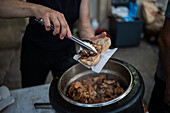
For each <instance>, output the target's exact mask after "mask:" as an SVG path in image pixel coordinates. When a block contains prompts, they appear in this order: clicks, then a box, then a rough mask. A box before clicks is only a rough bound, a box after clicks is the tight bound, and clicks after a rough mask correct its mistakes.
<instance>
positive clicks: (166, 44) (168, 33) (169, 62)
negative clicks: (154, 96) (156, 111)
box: [158, 18, 170, 106]
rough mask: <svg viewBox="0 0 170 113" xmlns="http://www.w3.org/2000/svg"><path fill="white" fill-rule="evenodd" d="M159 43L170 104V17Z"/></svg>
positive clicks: (167, 99) (167, 100) (166, 93)
mask: <svg viewBox="0 0 170 113" xmlns="http://www.w3.org/2000/svg"><path fill="white" fill-rule="evenodd" d="M158 43H159V48H160V57H161V61H162V65H163V69H164V70H163V71H164V77H165V82H166V91H165V102H166V103H168V105H169V106H170V19H168V18H166V20H165V23H164V27H163V29H162V32H161V34H160V37H159V39H158Z"/></svg>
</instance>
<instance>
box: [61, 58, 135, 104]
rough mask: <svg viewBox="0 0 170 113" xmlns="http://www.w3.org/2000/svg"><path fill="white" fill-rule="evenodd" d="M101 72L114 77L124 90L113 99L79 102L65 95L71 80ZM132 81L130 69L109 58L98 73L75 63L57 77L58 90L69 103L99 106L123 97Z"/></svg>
mask: <svg viewBox="0 0 170 113" xmlns="http://www.w3.org/2000/svg"><path fill="white" fill-rule="evenodd" d="M103 74H105V75H107V78H108V79H114V80H116V81H118V82H119V83H120V85H121V86H122V87H123V89H124V90H125V92H124V93H123V94H122V95H120V96H119V97H117V98H115V99H113V100H110V101H107V102H104V103H97V104H84V103H79V102H76V101H74V100H72V99H70V98H68V97H67V89H68V86H69V85H70V83H71V82H74V81H77V80H82V79H83V78H86V77H96V76H100V75H103ZM132 82H133V76H132V73H131V71H130V70H129V69H128V68H127V67H126V66H125V65H124V64H121V63H120V62H117V61H114V60H109V61H108V62H107V64H106V65H105V66H104V68H103V70H102V71H101V72H100V73H99V74H98V73H95V72H93V71H91V70H89V69H87V68H86V67H84V66H82V65H81V64H76V65H74V66H73V67H71V68H70V69H68V70H67V71H66V72H65V73H64V74H63V75H62V76H61V78H60V79H59V82H58V91H59V94H60V95H61V97H62V98H64V99H65V100H66V101H68V102H69V103H71V104H74V105H77V106H81V107H101V106H106V105H110V104H113V103H116V102H117V101H119V100H121V99H122V98H124V97H125V96H126V95H127V94H128V93H129V92H130V91H131V89H132V87H133V85H132Z"/></svg>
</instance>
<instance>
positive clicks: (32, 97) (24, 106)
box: [3, 84, 55, 113]
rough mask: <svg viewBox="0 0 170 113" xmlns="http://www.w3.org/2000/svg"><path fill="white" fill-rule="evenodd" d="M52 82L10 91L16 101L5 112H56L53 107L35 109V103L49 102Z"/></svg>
mask: <svg viewBox="0 0 170 113" xmlns="http://www.w3.org/2000/svg"><path fill="white" fill-rule="evenodd" d="M49 86H50V84H45V85H40V86H34V87H29V88H23V89H17V90H12V91H10V93H11V96H13V97H14V98H15V102H14V103H13V104H11V105H9V106H8V107H7V108H6V109H5V110H4V111H3V113H55V111H54V110H53V109H35V107H34V103H37V102H40V103H49Z"/></svg>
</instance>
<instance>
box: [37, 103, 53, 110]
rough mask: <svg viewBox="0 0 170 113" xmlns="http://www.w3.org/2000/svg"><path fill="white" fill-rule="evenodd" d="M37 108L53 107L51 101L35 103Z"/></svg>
mask: <svg viewBox="0 0 170 113" xmlns="http://www.w3.org/2000/svg"><path fill="white" fill-rule="evenodd" d="M34 107H35V109H53V107H52V106H51V104H50V103H35V104H34Z"/></svg>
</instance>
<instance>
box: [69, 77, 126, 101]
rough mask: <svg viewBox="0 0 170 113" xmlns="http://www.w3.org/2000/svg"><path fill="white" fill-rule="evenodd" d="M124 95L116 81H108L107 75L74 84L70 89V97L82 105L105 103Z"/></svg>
mask: <svg viewBox="0 0 170 113" xmlns="http://www.w3.org/2000/svg"><path fill="white" fill-rule="evenodd" d="M122 93H124V90H123V88H122V87H121V86H120V84H119V83H118V82H116V81H115V80H107V78H106V75H102V76H99V77H95V78H86V79H84V80H81V81H76V82H72V83H71V84H70V87H69V88H68V97H69V98H71V99H73V100H75V101H77V102H81V103H89V104H90V103H91V104H92V103H103V102H106V101H109V100H112V99H114V98H116V97H118V96H120V95H121V94H122Z"/></svg>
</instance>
